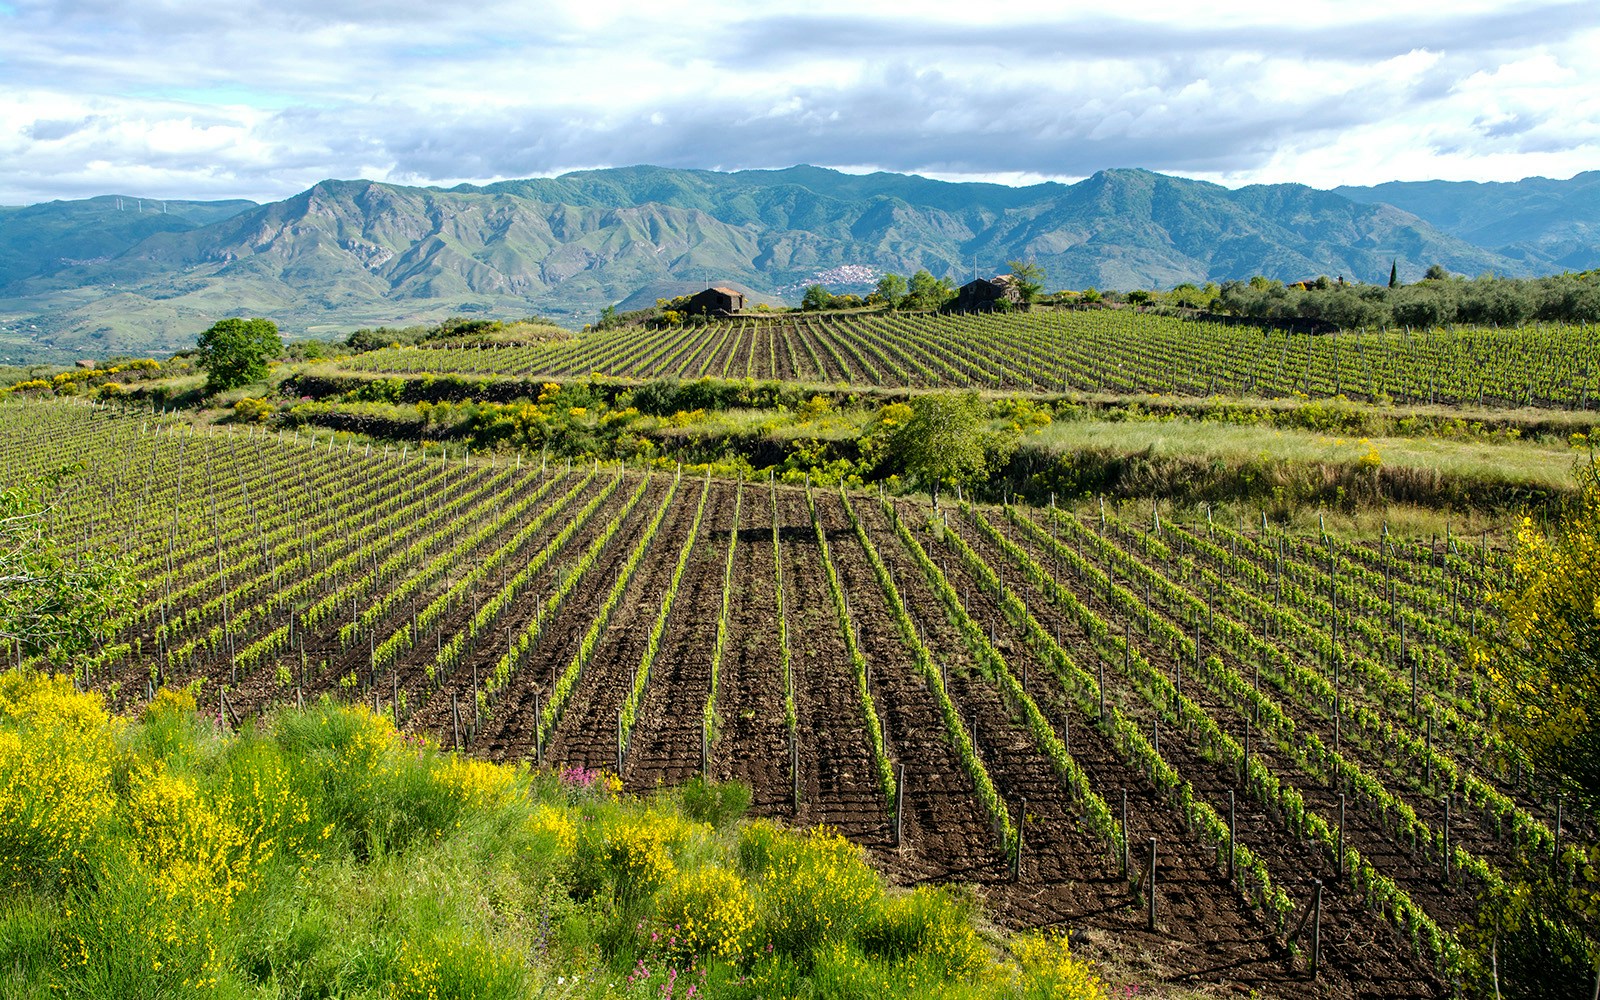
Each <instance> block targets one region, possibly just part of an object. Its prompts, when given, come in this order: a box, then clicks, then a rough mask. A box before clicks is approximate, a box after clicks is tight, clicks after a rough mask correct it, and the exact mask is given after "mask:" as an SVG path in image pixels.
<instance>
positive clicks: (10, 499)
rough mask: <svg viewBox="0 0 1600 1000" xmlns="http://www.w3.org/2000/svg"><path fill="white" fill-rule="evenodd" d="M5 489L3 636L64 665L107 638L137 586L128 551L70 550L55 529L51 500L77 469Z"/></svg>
mask: <svg viewBox="0 0 1600 1000" xmlns="http://www.w3.org/2000/svg"><path fill="white" fill-rule="evenodd" d="M75 471H76V470H73V469H63V470H61V471H59V472H57V473H54V474H52V475H50V476H46V477H44V478H43V479H38V480H33V481H30V482H25V483H22V484H20V485H17V486H13V487H11V488H9V489H7V490H4V491H0V640H3V641H5V642H7V643H9V644H11V645H12V650H13V651H15V650H16V648H17V646H18V645H20V647H21V652H22V654H23V655H24V656H30V657H31V656H41V655H42V656H45V657H47V658H48V659H49V660H50V662H52V663H54V664H57V665H65V664H66V663H67V662H68V661H70V660H71V659H72V657H73V656H75V655H77V654H78V653H81V652H83V651H84V650H86V649H89V648H90V647H92V646H93V645H94V644H95V643H96V642H98V641H100V640H102V639H104V638H106V636H107V635H108V633H109V629H110V622H111V621H113V620H114V619H115V618H116V617H117V615H118V613H119V612H120V611H122V610H123V609H124V608H126V607H127V606H128V605H129V603H130V602H131V601H132V600H133V599H134V597H135V596H136V595H137V593H138V589H139V588H138V585H137V584H136V582H135V581H134V579H133V577H132V575H131V569H130V566H129V563H128V561H127V560H126V559H125V558H120V557H117V556H115V555H111V554H103V555H102V554H94V553H89V552H82V551H79V552H72V553H69V552H68V551H67V550H66V549H64V548H63V547H62V546H61V545H60V544H59V543H58V542H57V541H56V539H55V537H54V535H53V534H52V532H51V515H52V514H53V513H54V510H55V507H54V504H53V502H52V500H51V497H53V496H54V495H55V494H56V493H58V492H59V490H60V489H61V486H62V484H63V483H64V482H65V481H66V480H67V479H68V478H69V477H70V476H71V475H72V474H73V472H75Z"/></svg>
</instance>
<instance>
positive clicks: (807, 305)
mask: <svg viewBox="0 0 1600 1000" xmlns="http://www.w3.org/2000/svg"><path fill="white" fill-rule="evenodd" d="M831 305H833V293H832V292H830V291H828V290H827V289H826V288H823V287H822V286H821V285H812V286H811V287H810V288H807V289H806V293H805V295H803V296H801V298H800V308H801V309H805V310H807V311H810V312H815V311H817V310H820V309H826V308H828V307H829V306H831Z"/></svg>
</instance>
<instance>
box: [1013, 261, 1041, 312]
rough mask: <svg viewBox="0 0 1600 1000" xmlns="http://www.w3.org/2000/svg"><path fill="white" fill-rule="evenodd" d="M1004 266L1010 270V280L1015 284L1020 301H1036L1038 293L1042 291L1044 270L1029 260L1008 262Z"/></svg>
mask: <svg viewBox="0 0 1600 1000" xmlns="http://www.w3.org/2000/svg"><path fill="white" fill-rule="evenodd" d="M1006 266H1007V267H1009V268H1011V280H1012V281H1013V282H1014V283H1015V284H1016V287H1017V292H1018V293H1019V294H1021V296H1022V301H1024V302H1033V301H1035V300H1037V299H1038V298H1039V293H1041V292H1043V291H1044V268H1042V267H1040V266H1039V265H1038V264H1035V263H1034V262H1033V261H1031V260H1009V261H1006Z"/></svg>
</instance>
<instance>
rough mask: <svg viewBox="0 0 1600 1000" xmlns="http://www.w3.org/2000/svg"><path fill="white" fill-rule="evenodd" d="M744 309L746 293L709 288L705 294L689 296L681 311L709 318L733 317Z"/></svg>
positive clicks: (699, 293)
mask: <svg viewBox="0 0 1600 1000" xmlns="http://www.w3.org/2000/svg"><path fill="white" fill-rule="evenodd" d="M743 308H744V293H743V292H736V291H734V290H733V289H731V288H722V287H720V286H719V287H716V288H707V289H706V290H705V291H703V292H696V293H695V294H693V295H691V296H689V301H687V302H685V303H684V304H683V305H682V306H681V307H680V311H682V312H685V313H703V314H704V315H707V316H732V315H733V314H734V313H736V312H738V311H739V310H741V309H743Z"/></svg>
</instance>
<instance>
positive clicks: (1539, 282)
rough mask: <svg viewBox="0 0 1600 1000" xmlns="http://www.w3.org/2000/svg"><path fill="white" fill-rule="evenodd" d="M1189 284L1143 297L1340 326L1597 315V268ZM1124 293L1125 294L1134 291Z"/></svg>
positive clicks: (1499, 322)
mask: <svg viewBox="0 0 1600 1000" xmlns="http://www.w3.org/2000/svg"><path fill="white" fill-rule="evenodd" d="M1197 291H1201V292H1203V290H1198V289H1195V286H1193V285H1189V286H1187V287H1185V286H1182V285H1180V286H1178V288H1175V289H1173V291H1172V292H1171V293H1166V294H1165V295H1163V296H1161V297H1160V298H1156V297H1154V296H1148V295H1147V299H1148V300H1149V301H1151V302H1160V301H1167V302H1170V303H1172V304H1176V305H1189V306H1191V307H1193V308H1203V309H1209V310H1210V311H1213V312H1223V313H1229V314H1232V315H1235V316H1244V317H1248V318H1251V319H1264V320H1295V319H1301V320H1318V321H1321V322H1325V323H1331V324H1333V325H1334V326H1338V327H1341V328H1343V329H1357V328H1362V327H1365V328H1384V327H1398V326H1406V327H1413V328H1421V327H1430V326H1440V325H1443V324H1448V323H1472V324H1482V325H1491V324H1492V325H1495V326H1520V325H1522V324H1524V323H1529V322H1535V321H1540V322H1549V323H1595V322H1600V271H1588V272H1584V273H1581V274H1556V275H1550V276H1547V277H1542V278H1503V277H1499V276H1496V275H1483V276H1481V277H1477V278H1471V279H1468V278H1461V277H1452V276H1451V275H1450V274H1448V273H1447V272H1446V271H1445V270H1444V269H1443V268H1442V267H1439V266H1438V265H1435V266H1433V267H1431V268H1429V269H1428V273H1427V277H1425V278H1423V280H1421V281H1419V282H1416V283H1414V284H1409V285H1406V284H1401V283H1400V282H1399V281H1398V280H1393V279H1391V282H1390V283H1389V284H1388V285H1367V284H1358V283H1345V282H1340V281H1330V280H1328V279H1327V278H1319V279H1317V280H1316V281H1314V282H1306V283H1297V284H1294V285H1285V284H1284V283H1283V282H1281V281H1270V280H1268V279H1266V278H1263V277H1261V276H1259V275H1258V276H1256V277H1254V278H1251V279H1250V280H1249V281H1229V282H1226V283H1224V284H1222V285H1221V286H1220V287H1218V288H1217V289H1216V292H1215V294H1214V295H1212V296H1210V298H1209V300H1208V301H1204V302H1202V301H1198V300H1200V299H1202V298H1204V295H1203V294H1200V295H1196V294H1194V293H1195V292H1197ZM1128 298H1129V301H1133V299H1134V295H1133V294H1132V293H1130V294H1129V296H1128Z"/></svg>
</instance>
